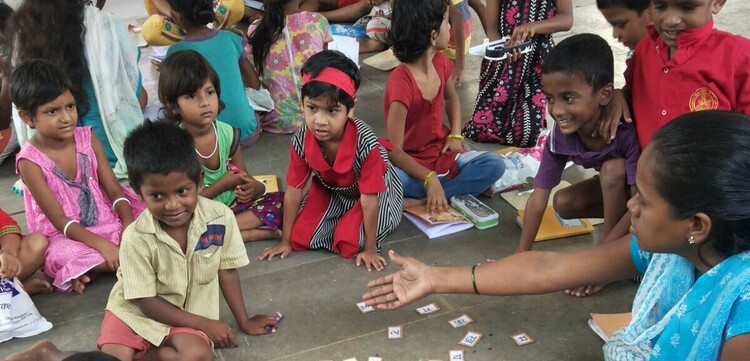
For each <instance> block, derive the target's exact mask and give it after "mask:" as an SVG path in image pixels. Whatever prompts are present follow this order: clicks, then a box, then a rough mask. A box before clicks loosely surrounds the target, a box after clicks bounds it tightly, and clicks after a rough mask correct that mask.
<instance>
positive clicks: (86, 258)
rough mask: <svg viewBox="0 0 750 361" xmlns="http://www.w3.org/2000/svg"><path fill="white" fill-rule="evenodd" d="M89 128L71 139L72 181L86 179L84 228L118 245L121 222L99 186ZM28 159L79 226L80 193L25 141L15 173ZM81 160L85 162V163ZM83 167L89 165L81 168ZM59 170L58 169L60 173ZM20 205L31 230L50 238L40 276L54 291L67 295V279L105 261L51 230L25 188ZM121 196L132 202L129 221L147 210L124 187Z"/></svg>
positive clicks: (79, 181)
mask: <svg viewBox="0 0 750 361" xmlns="http://www.w3.org/2000/svg"><path fill="white" fill-rule="evenodd" d="M91 134H92V133H91V127H78V128H76V129H75V133H74V134H73V137H74V139H75V143H76V153H77V154H78V161H77V165H76V174H75V177H74V178H73V179H70V181H73V182H78V183H83V179H84V175H88V180H87V182H85V183H87V185H88V188H89V189H90V192H91V197H92V198H93V203H94V205H95V208H96V216H95V219H96V220H95V223H94V224H93V225H88V226H86V229H88V230H89V231H91V232H93V233H96V234H98V235H100V236H102V237H104V238H105V239H108V240H110V241H112V243H114V244H116V245H119V244H120V235H121V234H122V223H121V222H120V219H119V218H118V216H117V213H115V212H114V211H113V210H112V200H110V199H109V197H108V196H107V194H106V193H105V192H104V189H103V188H102V187H101V186H100V184H99V175H98V174H97V169H98V166H97V161H96V155H94V150H93V149H92V148H91ZM21 159H26V160H28V161H30V162H33V163H34V164H36V165H38V166H39V167H40V168H41V169H42V174H43V175H44V178H45V180H46V181H47V185H48V186H49V189H50V190H51V191H52V194H54V195H55V198H56V199H57V203H58V204H60V206H61V207H62V209H63V211H64V212H65V215H66V216H68V217H70V219H73V220H76V221H78V222H79V223H81V206H80V204H79V195H80V194H81V190H80V189H79V188H77V187H75V186H71V185H69V184H68V183H66V181H65V180H63V179H62V177H61V176H59V175H57V174H55V172H56V171H55V169H56V168H57V165H55V163H54V162H52V160H51V159H50V158H49V157H47V155H45V154H44V153H42V151H40V150H39V149H37V148H36V147H34V146H33V145H32V144H31V142H29V143H26V144H25V145H24V146H23V148H22V149H21V151H20V152H19V153H18V155H17V156H16V172H17V171H18V162H19V161H20V160H21ZM84 159H85V161H84ZM83 163H87V167H85V169H84V167H83ZM57 172H59V168H58V171H57ZM23 191H24V192H23V198H24V204H25V206H26V221H27V224H28V227H29V231H31V232H40V233H42V234H44V235H45V236H47V238H48V239H49V247H48V248H47V252H46V254H45V261H44V273H45V274H46V275H47V276H48V277H50V278H52V284H53V285H54V286H55V287H57V289H58V290H60V291H63V292H67V291H70V290H71V281H72V280H74V279H76V278H78V277H80V276H82V275H83V274H85V273H86V272H88V271H89V270H91V269H92V268H94V267H96V266H97V265H99V264H102V263H103V262H104V258H103V257H102V255H101V254H99V252H98V251H97V250H95V249H93V248H91V247H89V246H87V245H85V244H84V243H81V242H78V241H74V240H72V239H70V238H68V237H66V236H65V235H63V233H62V232H61V231H59V230H57V229H56V228H55V226H54V225H53V224H52V222H50V220H49V219H48V218H47V215H45V214H44V212H42V209H41V208H40V207H39V204H37V202H36V200H34V197H33V196H32V195H31V192H29V189H28V188H27V187H26V185H24V190H23ZM123 191H125V195H126V196H127V197H128V199H130V202H131V205H132V208H133V217H137V216H138V214H140V213H141V212H142V211H143V210H144V208H145V206H144V204H143V203H142V202H141V201H139V200H138V197H137V196H136V195H135V193H134V192H133V191H132V190H130V189H129V188H126V187H123Z"/></svg>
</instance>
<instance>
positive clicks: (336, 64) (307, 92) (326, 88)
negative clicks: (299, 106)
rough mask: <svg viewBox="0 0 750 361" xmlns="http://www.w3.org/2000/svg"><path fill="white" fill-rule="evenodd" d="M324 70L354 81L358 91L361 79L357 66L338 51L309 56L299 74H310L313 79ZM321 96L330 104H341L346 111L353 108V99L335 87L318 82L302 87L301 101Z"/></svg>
mask: <svg viewBox="0 0 750 361" xmlns="http://www.w3.org/2000/svg"><path fill="white" fill-rule="evenodd" d="M325 68H334V69H337V70H341V71H342V72H343V73H344V74H346V75H348V76H349V77H350V78H351V79H352V80H354V90H355V91H356V90H357V89H359V83H360V81H361V79H360V75H359V68H358V67H357V64H355V63H354V62H353V61H352V60H351V59H349V58H347V57H346V55H344V54H343V53H342V52H340V51H338V50H323V51H321V52H319V53H317V54H315V55H313V56H311V57H310V59H307V61H306V62H305V64H304V65H303V66H302V70H301V73H302V74H310V75H311V76H312V78H313V79H315V78H316V77H317V76H318V75H319V74H320V72H322V71H323V70H325ZM321 96H323V97H325V98H328V100H329V102H330V103H334V102H335V103H337V104H338V103H340V104H343V105H344V106H345V107H346V108H347V109H351V108H352V107H354V97H352V96H350V95H349V94H347V93H346V92H344V91H343V90H341V89H339V88H338V87H336V86H335V85H332V84H329V83H324V82H320V81H311V82H309V83H307V84H305V85H303V86H302V99H305V97H308V98H318V97H321Z"/></svg>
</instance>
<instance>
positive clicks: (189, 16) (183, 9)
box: [167, 0, 216, 25]
mask: <svg viewBox="0 0 750 361" xmlns="http://www.w3.org/2000/svg"><path fill="white" fill-rule="evenodd" d="M167 3H169V7H171V8H172V11H176V12H177V13H179V14H180V15H181V16H182V18H183V19H184V20H186V21H188V22H190V24H191V25H206V24H208V23H211V22H214V21H216V15H215V14H214V2H213V0H167ZM167 15H169V14H167Z"/></svg>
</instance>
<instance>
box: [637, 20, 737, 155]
mask: <svg viewBox="0 0 750 361" xmlns="http://www.w3.org/2000/svg"><path fill="white" fill-rule="evenodd" d="M713 24H714V23H713V19H711V20H709V21H708V22H706V24H705V25H703V26H701V27H698V28H695V29H691V30H687V31H682V32H680V33H678V35H677V44H678V46H677V50H676V51H675V53H674V54H673V56H672V59H669V47H668V46H667V45H666V43H665V42H664V40H662V39H661V37H660V36H659V34H658V33H657V32H656V30H655V29H654V28H653V26H649V29H648V31H649V35H648V36H646V37H644V38H643V40H641V42H639V43H638V46H637V47H636V49H635V51H634V53H633V58H632V59H631V60H632V61H631V62H630V63H629V64H628V68H627V70H626V71H625V80H626V82H627V84H628V86H629V87H630V89H631V90H632V103H631V104H632V108H633V117H634V120H635V125H636V129H637V131H638V138H639V141H640V143H641V147H642V148H645V147H646V145H648V143H649V142H650V141H651V137H652V136H653V135H654V133H656V131H657V130H658V129H659V128H661V127H662V126H663V125H664V124H666V123H667V122H669V121H671V120H672V119H674V118H676V117H678V116H680V115H682V114H686V113H689V112H694V111H699V110H715V109H718V110H731V111H735V112H739V113H745V114H749V113H750V66H748V64H750V40H748V39H745V38H743V37H741V36H739V35H734V34H730V33H727V32H724V31H719V30H716V29H714V28H713Z"/></svg>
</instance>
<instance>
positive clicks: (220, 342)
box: [199, 320, 238, 348]
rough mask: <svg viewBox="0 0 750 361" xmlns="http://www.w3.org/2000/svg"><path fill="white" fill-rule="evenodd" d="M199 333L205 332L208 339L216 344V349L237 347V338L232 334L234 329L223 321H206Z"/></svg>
mask: <svg viewBox="0 0 750 361" xmlns="http://www.w3.org/2000/svg"><path fill="white" fill-rule="evenodd" d="M199 331H201V332H203V333H205V334H206V336H208V338H209V339H210V340H211V341H213V342H214V344H215V345H216V347H219V348H224V347H237V346H238V344H237V338H235V337H234V333H232V328H231V327H229V325H227V324H225V323H224V322H221V321H216V320H206V322H204V323H203V324H202V325H201V327H200V328H199Z"/></svg>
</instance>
